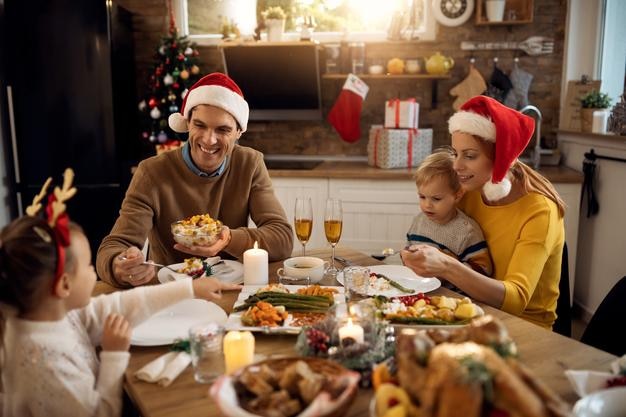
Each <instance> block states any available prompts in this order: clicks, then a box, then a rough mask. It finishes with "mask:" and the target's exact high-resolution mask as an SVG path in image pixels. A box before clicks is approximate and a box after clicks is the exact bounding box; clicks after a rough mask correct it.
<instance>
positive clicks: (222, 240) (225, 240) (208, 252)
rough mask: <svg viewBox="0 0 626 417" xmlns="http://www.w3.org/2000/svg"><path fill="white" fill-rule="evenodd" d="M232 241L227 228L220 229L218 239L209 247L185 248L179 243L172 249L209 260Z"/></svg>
mask: <svg viewBox="0 0 626 417" xmlns="http://www.w3.org/2000/svg"><path fill="white" fill-rule="evenodd" d="M231 239H232V234H231V233H230V229H229V228H228V226H223V227H222V232H221V233H220V237H219V238H218V239H217V241H216V242H215V243H214V244H212V245H211V246H185V245H181V244H180V243H176V244H175V245H174V249H176V250H179V251H181V252H184V253H188V254H190V255H195V256H199V257H202V258H210V257H212V256H216V255H217V254H218V253H220V252H221V251H222V250H224V248H226V246H228V244H229V243H230V240H231Z"/></svg>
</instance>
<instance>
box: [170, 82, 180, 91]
mask: <svg viewBox="0 0 626 417" xmlns="http://www.w3.org/2000/svg"><path fill="white" fill-rule="evenodd" d="M172 88H174V89H176V90H178V89H179V88H180V84H178V83H174V84H172Z"/></svg>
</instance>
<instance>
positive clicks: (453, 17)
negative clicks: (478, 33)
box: [432, 0, 474, 26]
mask: <svg viewBox="0 0 626 417" xmlns="http://www.w3.org/2000/svg"><path fill="white" fill-rule="evenodd" d="M432 10H433V14H434V15H435V18H436V19H437V21H438V22H439V23H441V24H442V25H444V26H459V25H462V24H463V23H465V22H467V19H469V18H470V16H471V15H472V12H473V11H474V0H433V3H432Z"/></svg>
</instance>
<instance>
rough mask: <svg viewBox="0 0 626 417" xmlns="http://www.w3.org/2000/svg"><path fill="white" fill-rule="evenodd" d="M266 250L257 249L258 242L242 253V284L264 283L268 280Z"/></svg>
mask: <svg viewBox="0 0 626 417" xmlns="http://www.w3.org/2000/svg"><path fill="white" fill-rule="evenodd" d="M268 265H269V263H268V256H267V251H266V250H264V249H259V244H258V242H254V248H252V249H248V250H247V251H245V252H244V253H243V283H244V285H266V284H267V282H268Z"/></svg>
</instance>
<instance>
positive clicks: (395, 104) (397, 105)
mask: <svg viewBox="0 0 626 417" xmlns="http://www.w3.org/2000/svg"><path fill="white" fill-rule="evenodd" d="M402 101H405V102H407V103H415V98H407V99H406V100H400V99H397V98H395V99H393V100H389V104H388V106H389V107H394V110H395V116H394V117H395V121H394V123H395V127H396V128H398V127H400V102H402ZM415 116H416V115H415V112H413V121H414V122H415V126H417V120H415V119H416V118H415Z"/></svg>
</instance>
